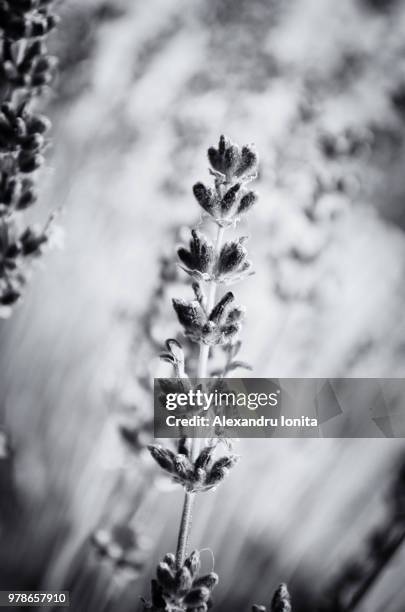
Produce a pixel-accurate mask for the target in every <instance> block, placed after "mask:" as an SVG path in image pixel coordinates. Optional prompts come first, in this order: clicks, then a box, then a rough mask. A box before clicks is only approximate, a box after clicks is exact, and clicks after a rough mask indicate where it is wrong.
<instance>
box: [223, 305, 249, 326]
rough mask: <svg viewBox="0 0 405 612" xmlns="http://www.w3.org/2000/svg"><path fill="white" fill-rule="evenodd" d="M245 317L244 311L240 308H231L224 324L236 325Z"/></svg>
mask: <svg viewBox="0 0 405 612" xmlns="http://www.w3.org/2000/svg"><path fill="white" fill-rule="evenodd" d="M244 316H245V309H244V308H243V307H242V306H237V307H236V308H232V310H230V311H229V312H228V314H227V317H226V322H227V323H237V322H238V321H240V320H241V319H243V317H244Z"/></svg>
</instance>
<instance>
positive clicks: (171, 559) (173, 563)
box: [163, 553, 176, 569]
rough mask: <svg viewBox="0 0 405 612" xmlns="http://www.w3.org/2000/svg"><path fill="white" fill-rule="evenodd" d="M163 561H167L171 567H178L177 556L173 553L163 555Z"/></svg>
mask: <svg viewBox="0 0 405 612" xmlns="http://www.w3.org/2000/svg"><path fill="white" fill-rule="evenodd" d="M163 562H164V563H167V565H168V566H169V567H170V569H174V568H175V567H176V557H175V556H174V554H173V553H166V554H165V556H164V557H163Z"/></svg>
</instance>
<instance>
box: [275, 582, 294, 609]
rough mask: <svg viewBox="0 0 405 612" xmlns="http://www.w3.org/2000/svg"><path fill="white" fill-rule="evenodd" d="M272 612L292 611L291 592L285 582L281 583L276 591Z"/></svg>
mask: <svg viewBox="0 0 405 612" xmlns="http://www.w3.org/2000/svg"><path fill="white" fill-rule="evenodd" d="M270 612H291V600H290V594H289V592H288V589H287V586H286V585H285V584H280V586H279V587H278V589H277V590H276V592H275V593H274V596H273V599H272V602H271V606H270Z"/></svg>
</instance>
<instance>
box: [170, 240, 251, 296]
mask: <svg viewBox="0 0 405 612" xmlns="http://www.w3.org/2000/svg"><path fill="white" fill-rule="evenodd" d="M246 241H247V238H246V236H242V237H241V238H238V239H237V240H232V241H230V242H227V243H225V244H224V246H223V247H222V248H221V250H220V252H219V253H216V252H215V248H214V245H213V244H212V242H211V241H210V240H209V239H208V238H207V237H206V236H204V234H202V233H201V232H198V231H197V230H192V231H191V240H190V246H189V248H188V249H186V248H184V247H181V248H179V249H178V251H177V255H178V257H179V259H180V261H181V263H182V264H183V265H182V266H181V267H182V269H183V270H184V271H185V272H187V274H189V275H190V276H192V277H194V278H197V279H198V280H203V281H208V282H217V283H224V284H231V283H235V282H237V281H239V280H241V279H242V278H243V276H245V275H246V274H248V273H251V272H250V270H251V267H252V263H251V262H250V261H249V260H248V258H247V249H246V247H245V244H246Z"/></svg>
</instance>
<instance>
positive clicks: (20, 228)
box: [0, 0, 57, 317]
mask: <svg viewBox="0 0 405 612" xmlns="http://www.w3.org/2000/svg"><path fill="white" fill-rule="evenodd" d="M52 5H53V1H52V0H13V1H12V2H11V1H7V0H1V2H0V24H1V25H0V36H1V41H0V54H1V59H0V103H1V107H0V156H1V167H0V317H7V316H9V315H10V314H11V312H12V309H13V307H14V306H15V304H16V303H17V301H18V300H19V299H20V297H21V295H22V291H23V288H24V285H25V284H26V281H27V273H28V269H29V267H30V264H31V262H32V260H33V258H35V257H38V256H40V255H41V254H42V252H43V249H44V247H45V245H46V244H47V243H48V242H49V238H50V220H49V221H48V222H47V223H46V225H45V227H40V226H36V225H35V226H29V225H28V226H25V227H24V222H23V212H24V211H25V210H26V209H27V208H29V207H30V206H32V205H33V204H34V203H35V201H36V199H37V193H36V189H35V179H34V175H35V172H36V171H37V170H38V169H39V168H40V167H41V166H42V165H43V163H44V157H43V152H44V149H45V146H46V140H45V134H46V132H47V131H48V130H49V128H50V121H49V119H48V118H47V117H45V116H43V115H39V114H37V113H35V112H34V111H33V109H32V101H33V100H34V99H35V98H36V97H37V96H38V95H39V94H41V92H42V91H43V89H44V87H45V86H47V85H49V83H50V82H51V81H52V77H53V73H54V69H55V66H56V63H57V60H56V58H55V57H53V56H52V55H50V53H49V52H48V49H47V46H46V39H47V36H48V34H49V32H50V31H51V30H52V29H53V28H54V27H55V25H56V23H57V17H56V15H55V14H54V13H53V11H52Z"/></svg>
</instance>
